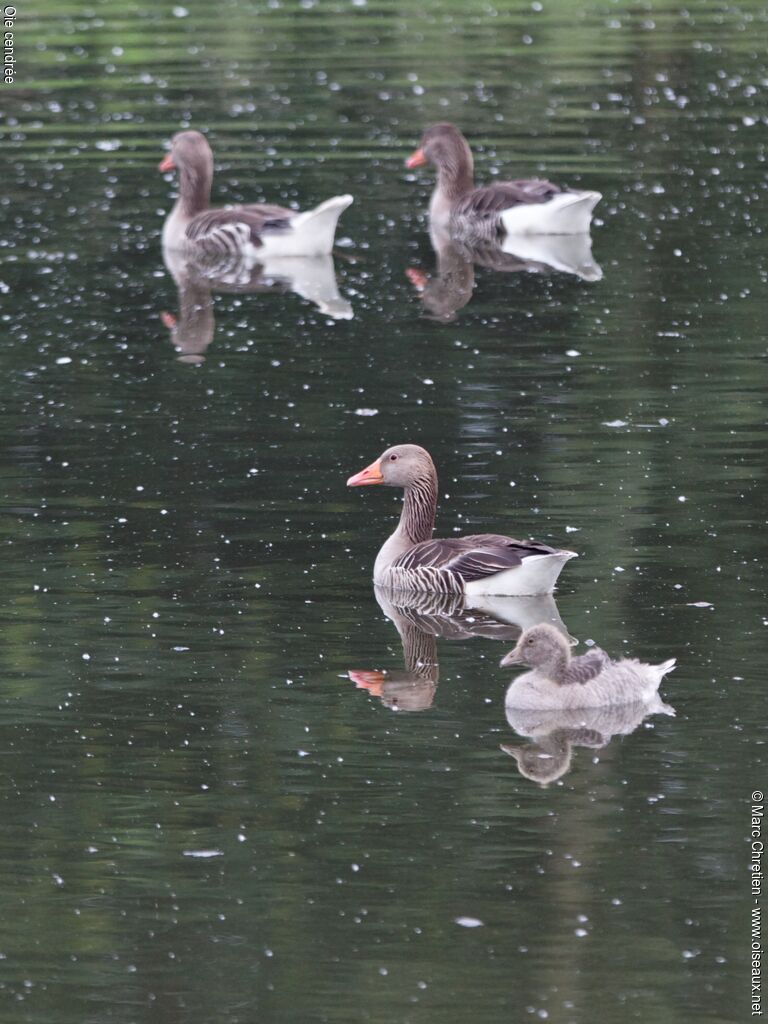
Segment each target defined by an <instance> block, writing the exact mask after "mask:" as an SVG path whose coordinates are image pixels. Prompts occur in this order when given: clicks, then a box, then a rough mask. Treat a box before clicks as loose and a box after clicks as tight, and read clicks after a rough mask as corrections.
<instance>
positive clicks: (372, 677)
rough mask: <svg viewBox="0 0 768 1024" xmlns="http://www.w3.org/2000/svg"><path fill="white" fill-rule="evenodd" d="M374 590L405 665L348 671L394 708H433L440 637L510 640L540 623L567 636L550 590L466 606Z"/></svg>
mask: <svg viewBox="0 0 768 1024" xmlns="http://www.w3.org/2000/svg"><path fill="white" fill-rule="evenodd" d="M374 593H375V595H376V600H377V601H378V603H379V607H380V608H381V610H382V611H383V612H384V614H385V615H386V616H387V618H388V619H390V620H391V621H392V622H393V623H394V625H395V628H396V629H397V632H398V633H399V634H400V641H401V643H402V646H403V663H404V668H403V670H402V671H400V670H396V671H394V672H390V671H379V670H375V669H374V670H361V669H352V670H350V671H349V672H348V675H349V678H350V679H351V680H352V682H353V683H355V685H356V686H357V688H358V689H365V690H367V691H368V692H369V693H370V694H372V695H373V696H374V697H378V698H379V699H380V700H381V702H382V703H383V704H384V705H385V707H388V708H390V709H391V710H393V711H425V710H426V709H427V708H429V707H431V706H432V702H433V700H434V697H435V692H436V690H437V684H438V680H439V664H438V656H437V640H438V638H441V639H445V640H470V639H472V638H473V637H485V638H487V639H493V640H502V641H504V642H506V643H510V642H514V641H515V640H516V639H517V638H518V637H519V636H520V635H521V632H522V631H523V630H525V629H527V628H529V627H531V626H533V625H536V624H538V623H542V622H545V623H548V624H551V625H552V626H553V628H555V629H556V630H558V631H559V632H561V633H562V634H563V635H564V636H565V637H567V636H568V632H567V630H566V628H565V626H564V624H563V622H562V620H561V618H560V614H559V612H558V610H557V605H556V604H555V601H554V599H553V597H552V596H551V595H550V594H546V595H542V596H540V597H482V598H480V599H478V600H477V601H476V602H475V603H473V604H469V603H467V601H466V599H465V598H463V597H461V596H456V595H451V594H432V593H410V592H409V593H408V594H407V595H406V594H404V593H403V592H398V591H392V590H387V589H385V588H383V587H374ZM406 598H407V602H408V603H407V604H406V603H404V602H405V600H406Z"/></svg>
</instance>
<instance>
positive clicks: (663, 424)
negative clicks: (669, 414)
mask: <svg viewBox="0 0 768 1024" xmlns="http://www.w3.org/2000/svg"><path fill="white" fill-rule="evenodd" d="M668 424H669V420H668V419H667V418H666V417H665V416H662V417H661V419H660V420H659V426H661V427H666V426H667V425H668Z"/></svg>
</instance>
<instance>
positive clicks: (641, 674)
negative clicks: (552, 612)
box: [501, 624, 675, 711]
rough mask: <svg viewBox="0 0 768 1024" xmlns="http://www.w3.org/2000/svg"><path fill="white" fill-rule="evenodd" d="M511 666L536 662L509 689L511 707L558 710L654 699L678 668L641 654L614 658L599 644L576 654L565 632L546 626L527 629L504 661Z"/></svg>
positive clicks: (669, 662) (508, 696) (673, 660)
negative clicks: (639, 658)
mask: <svg viewBox="0 0 768 1024" xmlns="http://www.w3.org/2000/svg"><path fill="white" fill-rule="evenodd" d="M508 665H530V666H531V667H532V669H533V671H531V672H524V673H523V674H522V675H521V676H518V678H517V679H516V680H515V681H514V682H513V683H512V685H511V686H510V687H509V689H508V690H507V696H506V704H507V706H509V707H514V708H521V709H523V710H526V709H528V710H532V711H548V710H549V711H558V710H565V709H569V708H597V707H603V706H605V705H608V704H632V703H636V702H638V701H641V702H647V701H650V700H651V699H652V698H653V696H654V694H655V693H656V692H657V691H658V689H659V685H660V683H661V680H662V679H663V678H664V676H665V675H666V674H667V672H671V671H672V669H673V668H674V667H675V659H674V658H670V659H669V660H668V661H663V662H661V664H660V665H647V664H645V663H644V662H642V661H637V660H636V659H635V658H622V659H621V660H620V661H613V660H612V659H611V658H609V657H608V655H607V654H606V653H605V651H601V650H600V648H599V647H595V648H593V649H592V650H591V651H589V652H588V653H587V654H582V655H579V656H577V657H575V658H574V657H572V656H571V649H570V646H569V644H568V641H567V640H566V639H565V637H564V636H563V635H562V633H560V632H558V630H556V629H554V628H553V627H552V626H550V625H547V624H542V625H540V626H534V627H533V628H532V629H527V630H526V631H525V632H524V633H523V635H522V636H521V637H520V639H519V640H518V642H517V646H516V647H515V648H514V649H513V650H512V651H510V652H509V654H507V656H506V657H505V658H503V659H502V661H501V667H502V668H506V667H507V666H508Z"/></svg>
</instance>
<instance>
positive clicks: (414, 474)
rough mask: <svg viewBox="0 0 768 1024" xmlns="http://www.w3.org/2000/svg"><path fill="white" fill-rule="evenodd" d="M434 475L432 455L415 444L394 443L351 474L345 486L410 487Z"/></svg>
mask: <svg viewBox="0 0 768 1024" xmlns="http://www.w3.org/2000/svg"><path fill="white" fill-rule="evenodd" d="M434 476H435V466H434V463H433V462H432V457H431V456H430V454H429V452H428V451H426V450H425V449H424V448H420V447H419V445H417V444H396V445H395V446H394V447H393V448H387V450H386V451H385V452H384V453H383V454H382V455H380V456H379V457H378V459H376V460H375V461H374V462H372V463H371V464H370V466H366V467H365V469H363V470H361V471H360V472H359V473H356V474H355V475H354V476H351V477H350V478H349V480H347V487H366V486H368V485H370V484H386V485H387V486H388V487H411V486H412V485H413V484H414V483H416V482H417V481H418V480H422V479H424V478H425V477H426V478H430V477H434Z"/></svg>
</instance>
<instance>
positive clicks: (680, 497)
mask: <svg viewBox="0 0 768 1024" xmlns="http://www.w3.org/2000/svg"><path fill="white" fill-rule="evenodd" d="M677 500H678V501H688V499H687V498H686V496H685V495H684V494H681V495H679V496H678V499H677Z"/></svg>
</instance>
